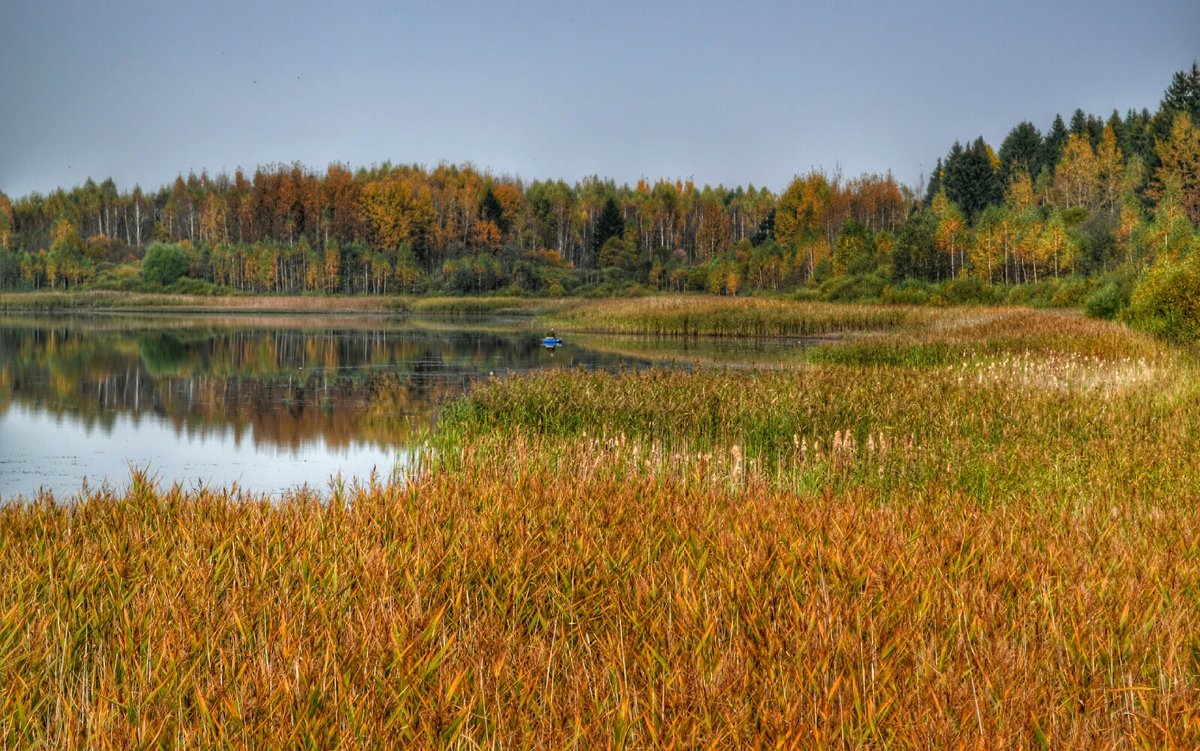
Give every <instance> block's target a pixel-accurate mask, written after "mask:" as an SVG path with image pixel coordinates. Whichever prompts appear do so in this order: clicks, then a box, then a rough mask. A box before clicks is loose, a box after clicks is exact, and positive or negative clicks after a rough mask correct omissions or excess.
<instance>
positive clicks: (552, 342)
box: [542, 336, 563, 349]
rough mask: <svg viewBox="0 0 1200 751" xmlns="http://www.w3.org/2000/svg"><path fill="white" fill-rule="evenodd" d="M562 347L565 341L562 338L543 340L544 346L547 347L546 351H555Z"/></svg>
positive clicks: (549, 337)
mask: <svg viewBox="0 0 1200 751" xmlns="http://www.w3.org/2000/svg"><path fill="white" fill-rule="evenodd" d="M562 345H563V340H562V338H561V337H557V336H547V337H545V338H544V339H542V346H543V347H545V348H546V349H555V348H556V347H561V346H562Z"/></svg>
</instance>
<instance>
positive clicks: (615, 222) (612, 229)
mask: <svg viewBox="0 0 1200 751" xmlns="http://www.w3.org/2000/svg"><path fill="white" fill-rule="evenodd" d="M624 231H625V214H624V212H622V211H621V206H620V204H618V203H617V199H616V198H613V197H612V196H611V195H610V196H608V198H606V199H605V200H604V208H602V209H601V210H600V216H599V217H598V218H597V219H596V232H595V234H594V235H593V236H592V249H593V251H594V252H595V253H596V254H597V256H599V252H600V249H601V248H603V247H604V243H606V242H608V241H609V240H610V239H612V238H614V237H618V238H619V237H620V236H621V235H622V233H624Z"/></svg>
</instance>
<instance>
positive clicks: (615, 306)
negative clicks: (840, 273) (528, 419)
mask: <svg viewBox="0 0 1200 751" xmlns="http://www.w3.org/2000/svg"><path fill="white" fill-rule="evenodd" d="M939 315H940V312H939V311H936V310H934V309H930V308H916V307H898V306H877V305H876V306H872V305H837V304H834V303H817V302H792V301H785V300H767V299H757V298H728V297H692V296H687V297H684V296H660V297H648V298H636V299H612V300H594V301H588V302H585V303H578V304H574V305H566V306H564V307H563V308H562V309H561V310H559V311H557V312H554V313H552V314H551V315H550V316H549V317H550V319H551V321H552V322H553V323H555V324H556V325H558V326H559V327H560V328H564V329H569V330H581V331H589V332H596V333H609V334H650V335H653V336H825V335H829V334H840V333H845V332H852V331H878V330H889V329H895V328H897V327H900V326H905V325H920V324H923V323H925V322H927V321H930V320H932V319H934V318H936V317H937V316H939Z"/></svg>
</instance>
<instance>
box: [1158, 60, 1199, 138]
mask: <svg viewBox="0 0 1200 751" xmlns="http://www.w3.org/2000/svg"><path fill="white" fill-rule="evenodd" d="M1159 108H1160V109H1161V110H1163V111H1165V112H1169V113H1172V114H1173V113H1175V112H1186V113H1188V114H1189V115H1191V116H1192V122H1194V123H1196V124H1197V125H1200V65H1198V64H1197V63H1196V61H1195V60H1193V61H1192V67H1191V68H1190V69H1189V70H1181V71H1178V72H1177V73H1175V75H1174V76H1172V77H1171V85H1170V86H1168V87H1167V90H1166V91H1165V92H1163V98H1162V104H1161V105H1160V107H1159ZM1168 119H1171V118H1168Z"/></svg>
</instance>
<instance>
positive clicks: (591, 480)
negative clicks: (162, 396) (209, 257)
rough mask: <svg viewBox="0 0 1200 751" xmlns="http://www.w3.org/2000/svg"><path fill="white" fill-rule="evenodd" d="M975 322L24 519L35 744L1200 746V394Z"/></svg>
mask: <svg viewBox="0 0 1200 751" xmlns="http://www.w3.org/2000/svg"><path fill="white" fill-rule="evenodd" d="M971 316H972V318H970V319H968V318H956V319H938V320H936V321H933V322H932V323H931V325H929V326H928V327H927V330H926V331H925V333H924V334H922V335H921V336H923V337H924V339H921V338H920V336H918V337H917V338H914V339H908V337H911V336H914V335H913V334H912V333H911V332H910V331H908V330H905V331H901V332H898V333H897V334H896V335H895V336H896V338H897V339H903V340H904V341H905V342H908V343H909V344H921V343H922V342H924V343H925V344H931V343H941V344H944V345H946V346H947V347H950V348H952V351H953V353H954V357H948V358H947V361H946V362H944V363H942V364H923V365H922V367H912V366H911V365H895V364H891V365H880V364H873V363H872V362H870V361H869V360H868V362H867V364H865V365H864V364H859V365H853V364H826V363H819V364H810V365H805V366H801V367H797V368H795V369H793V370H788V371H772V372H744V371H736V372H734V371H716V370H696V371H694V372H691V373H684V372H679V371H663V370H649V371H646V372H642V373H617V374H604V373H584V372H570V373H560V372H546V373H540V374H536V375H532V376H528V377H521V378H514V379H509V380H502V381H494V382H491V383H488V384H485V385H483V386H481V387H480V388H478V389H477V390H475V391H473V392H472V393H471V394H470V395H469V396H468V397H467V398H466V399H464V400H461V401H459V402H457V403H455V404H454V405H453V406H452V407H450V408H449V409H447V410H446V411H445V412H444V414H443V415H442V419H441V422H440V426H439V430H440V432H439V433H438V434H437V435H436V436H434V438H433V440H434V442H435V446H436V449H430V450H429V451H428V452H427V453H426V454H425V455H424V457H423V459H422V461H420V462H419V463H417V464H416V465H414V467H413V468H412V469H411V470H410V471H409V474H408V475H406V476H403V477H398V478H394V479H393V481H391V482H386V483H384V482H378V481H374V480H372V481H369V482H367V483H365V484H363V485H351V486H346V485H343V484H341V483H335V484H332V485H331V487H330V488H329V490H328V492H326V493H323V494H317V493H312V492H308V491H297V492H296V493H294V494H292V495H291V496H289V497H287V498H284V499H282V500H274V501H268V500H266V499H261V498H254V497H248V496H245V495H244V494H241V493H239V492H238V491H237V490H236V489H229V490H216V489H205V490H191V491H184V490H181V489H180V488H179V487H177V486H173V487H166V486H163V487H159V486H156V485H155V484H154V483H153V482H151V481H150V479H149V478H147V477H146V476H144V475H135V476H134V478H133V482H132V484H131V486H130V488H129V490H128V491H126V492H123V493H113V492H111V491H100V492H90V493H89V494H87V495H81V497H79V498H76V499H69V500H67V501H66V502H55V501H53V499H41V500H40V501H38V502H35V503H28V504H9V505H7V506H0V551H3V556H4V557H3V561H4V563H3V565H0V747H12V748H55V749H59V748H99V749H104V748H130V747H147V746H188V747H215V746H236V747H249V748H283V747H288V748H292V747H317V748H380V747H406V748H555V749H557V748H581V749H583V748H587V749H590V748H830V747H840V748H989V749H991V748H996V749H1005V748H1013V749H1025V748H1031V747H1046V748H1126V747H1134V748H1195V747H1200V676H1198V670H1200V668H1198V665H1200V657H1198V655H1200V641H1198V639H1197V636H1196V634H1197V633H1200V597H1197V592H1196V582H1197V581H1200V554H1198V553H1197V551H1198V550H1200V511H1198V509H1200V493H1198V491H1197V489H1198V488H1200V452H1197V451H1196V446H1198V445H1200V379H1198V378H1196V375H1197V373H1196V368H1195V365H1194V364H1193V362H1192V361H1191V360H1190V358H1188V357H1187V356H1185V355H1183V354H1181V353H1178V352H1175V351H1172V350H1168V349H1165V348H1163V347H1161V346H1159V345H1157V344H1155V343H1154V342H1152V341H1150V340H1145V339H1142V338H1140V337H1137V336H1135V335H1132V334H1129V333H1128V332H1126V331H1125V330H1124V329H1121V328H1119V327H1107V328H1106V326H1107V325H1106V324H1096V326H1099V327H1100V328H1095V329H1093V328H1092V326H1093V324H1092V323H1091V322H1087V321H1082V320H1077V319H1073V318H1070V317H1068V318H1065V319H1060V318H1057V317H1054V316H1050V317H1047V316H1045V315H1042V314H1031V316H1032V317H1030V318H1023V317H1017V318H1006V317H1004V316H998V315H997V314H994V313H985V314H982V315H981V316H978V317H975V316H977V314H976V313H972V314H971ZM964 332H966V333H964ZM980 332H984V333H983V334H980ZM1058 332H1066V333H1065V334H1063V335H1062V336H1059V334H1058ZM960 336H961V337H967V338H970V337H978V336H983V337H984V338H983V339H977V338H976V339H974V341H975V342H976V345H975V346H973V347H968V346H965V345H963V343H962V342H960V341H959V340H958V337H960ZM875 344H877V345H884V344H887V342H886V341H884V340H882V339H880V340H878V341H877V342H875Z"/></svg>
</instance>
